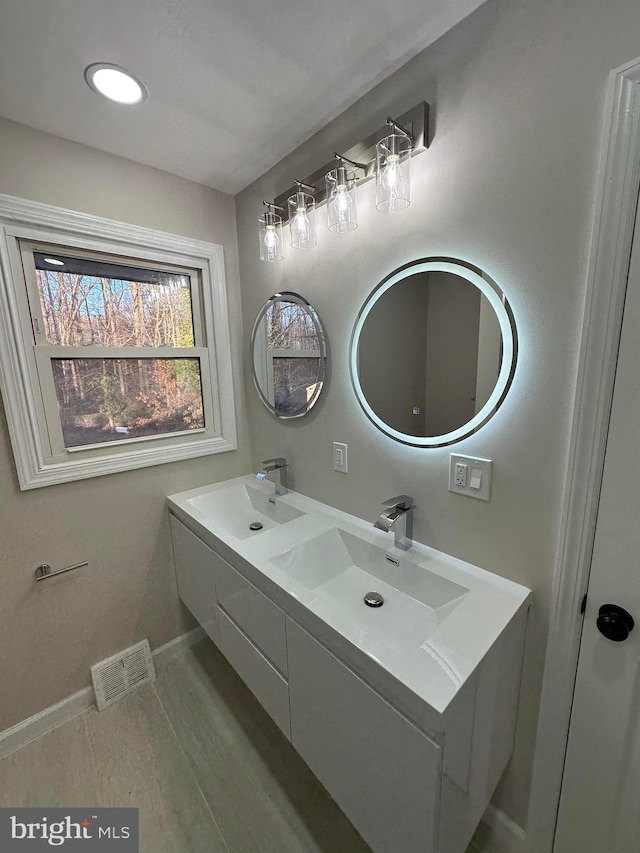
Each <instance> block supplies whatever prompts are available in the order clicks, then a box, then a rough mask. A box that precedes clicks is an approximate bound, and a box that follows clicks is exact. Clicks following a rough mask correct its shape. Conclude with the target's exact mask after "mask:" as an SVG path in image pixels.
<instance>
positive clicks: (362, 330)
mask: <svg viewBox="0 0 640 853" xmlns="http://www.w3.org/2000/svg"><path fill="white" fill-rule="evenodd" d="M517 351H518V339H517V332H516V325H515V321H514V318H513V314H512V311H511V308H510V306H509V303H508V302H507V299H506V296H505V294H504V293H503V292H502V290H501V289H500V288H499V287H498V285H497V284H496V283H495V282H494V281H492V280H491V279H490V278H489V277H488V276H487V275H486V274H485V273H483V272H482V270H480V269H478V268H477V267H473V266H471V265H470V264H466V263H464V262H463V261H459V260H455V259H451V258H426V259H423V260H418V261H414V262H412V263H409V264H406V265H405V266H403V267H400V268H399V269H397V270H394V271H393V272H392V273H391V274H390V275H388V276H387V277H386V278H385V279H383V280H382V281H381V282H380V283H379V284H378V285H377V286H376V288H375V289H374V290H373V292H372V293H371V294H370V296H369V297H368V299H367V301H366V302H365V304H364V305H363V306H362V309H361V310H360V313H359V314H358V318H357V320H356V323H355V326H354V330H353V334H352V337H351V350H350V369H351V381H352V383H353V388H354V390H355V393H356V397H357V398H358V402H359V403H360V405H361V406H362V408H363V410H364V412H365V413H366V415H367V417H368V418H369V419H370V420H371V421H372V422H373V423H374V424H375V425H376V426H377V427H378V429H380V430H382V432H384V433H386V434H387V435H388V436H390V437H391V438H393V439H395V440H396V441H400V442H402V443H403V444H410V445H414V446H416V447H443V446H445V445H448V444H454V443H455V442H456V441H461V440H462V439H463V438H466V437H467V436H469V435H471V434H472V433H474V432H476V431H477V430H478V429H480V427H481V426H483V425H484V424H485V423H486V422H487V421H488V420H489V418H491V417H492V416H493V415H494V414H495V412H496V411H497V409H498V407H499V406H500V404H501V403H502V401H503V400H504V398H505V396H506V394H507V392H508V390H509V387H510V386H511V382H512V380H513V375H514V372H515V366H516V358H517Z"/></svg>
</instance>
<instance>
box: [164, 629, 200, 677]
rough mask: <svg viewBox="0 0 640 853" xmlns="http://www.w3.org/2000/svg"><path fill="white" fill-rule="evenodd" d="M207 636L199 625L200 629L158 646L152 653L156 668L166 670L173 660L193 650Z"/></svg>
mask: <svg viewBox="0 0 640 853" xmlns="http://www.w3.org/2000/svg"><path fill="white" fill-rule="evenodd" d="M206 636H207V635H206V633H205V631H204V628H201V627H200V626H199V625H198V627H197V628H194V629H193V630H192V631H189V632H188V633H186V634H180V636H179V637H175V638H174V639H173V640H169V642H168V643H165V644H164V646H158V648H157V649H155V651H153V652H152V656H153V664H154V666H155V668H156V669H164V668H165V667H166V666H168V665H169V664H170V663H171V661H172V660H175V658H177V657H180V655H182V654H184V652H186V651H187V650H188V649H189V648H191V646H195V645H196V643H199V642H200V641H201V640H204V638H205V637H206Z"/></svg>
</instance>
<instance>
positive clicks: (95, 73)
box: [84, 62, 149, 107]
mask: <svg viewBox="0 0 640 853" xmlns="http://www.w3.org/2000/svg"><path fill="white" fill-rule="evenodd" d="M84 79H85V80H86V81H87V84H88V85H89V86H90V87H91V88H92V89H93V91H94V92H97V93H98V94H99V95H103V96H104V97H105V98H108V99H109V100H110V101H115V102H116V104H123V105H124V106H128V107H133V106H136V105H137V104H141V103H142V102H143V101H146V100H147V98H148V96H149V92H148V90H147V87H146V86H145V85H144V83H143V82H142V80H139V79H138V78H137V77H134V75H133V74H132V73H131V72H130V71H127V69H126V68H121V67H120V66H119V65H114V64H113V63H111V62H94V63H93V65H89V67H88V68H86V69H85V72H84Z"/></svg>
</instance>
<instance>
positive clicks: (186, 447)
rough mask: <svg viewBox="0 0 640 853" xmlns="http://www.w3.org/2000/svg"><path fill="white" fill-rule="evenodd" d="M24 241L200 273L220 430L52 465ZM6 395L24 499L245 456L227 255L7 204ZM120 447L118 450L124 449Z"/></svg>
mask: <svg viewBox="0 0 640 853" xmlns="http://www.w3.org/2000/svg"><path fill="white" fill-rule="evenodd" d="M18 240H23V241H31V242H37V243H50V244H54V245H57V246H65V247H69V248H73V249H77V250H79V251H85V252H100V253H103V254H110V255H114V256H116V257H118V256H120V257H122V256H124V257H126V258H130V259H134V260H139V261H140V262H142V263H144V264H146V265H151V264H153V263H154V262H155V263H161V264H169V265H174V266H178V267H187V268H192V269H196V270H198V271H199V273H200V292H201V299H202V311H203V317H202V322H203V328H204V331H205V335H206V343H207V344H208V348H207V349H208V355H207V357H205V358H204V359H203V367H205V365H206V368H207V370H206V371H203V383H204V382H205V381H206V380H205V373H207V372H208V373H209V376H210V393H211V395H212V399H213V410H214V413H215V422H214V424H213V426H212V427H211V428H209V427H207V428H206V429H205V430H204V432H203V431H202V430H197V431H195V430H194V434H193V435H185V433H179V434H177V435H166V436H160V437H158V438H157V439H154V440H153V441H148V442H141V443H137V442H136V443H130V444H128V445H126V446H125V443H124V442H122V443H118V444H117V445H115V446H114V445H110V444H107V443H105V445H103V446H102V447H100V448H98V449H97V450H96V449H93V448H92V449H91V450H90V451H89V450H87V452H85V453H84V454H83V453H82V452H78V451H77V450H74V452H73V453H71V452H70V453H69V454H68V456H69V458H67V459H65V460H64V461H51V460H48V459H47V455H48V454H47V450H46V448H47V444H48V441H46V440H44V439H43V429H44V428H45V427H44V426H43V421H42V405H43V404H42V397H41V391H40V387H39V383H38V381H37V372H36V371H35V370H34V353H33V350H34V345H33V332H32V327H31V316H30V313H29V304H28V298H27V291H26V286H25V280H24V272H23V269H22V261H21V255H20V246H19V244H18ZM0 388H1V390H2V396H3V399H4V406H5V411H6V418H7V423H8V426H9V433H10V436H11V444H12V447H13V451H14V457H15V461H16V469H17V473H18V480H19V483H20V488H21V489H22V490H26V489H34V488H39V487H41V486H49V485H54V484H56V483H64V482H70V481H74V480H81V479H86V478H89V477H97V476H102V475H105V474H113V473H116V472H118V471H127V470H132V469H135V468H144V467H148V466H152V465H159V464H164V463H167V462H175V461H179V460H183V459H190V458H194V457H198V456H205V455H210V454H214V453H224V452H226V451H230V450H236V449H237V434H236V420H235V400H234V386H233V376H232V361H231V335H230V328H229V317H228V306H227V295H226V284H225V274H224V255H223V247H222V246H219V245H217V244H215V243H208V242H204V241H201V240H192V239H189V238H186V237H181V236H179V235H175V234H169V233H166V232H163V231H155V230H152V229H148V228H141V227H140V226H136V225H129V224H127V223H123V222H117V221H115V220H112V219H104V218H102V217H98V216H92V215H89V214H84V213H80V212H78V211H73V210H67V209H65V208H60V207H54V206H52V205H46V204H41V203H39V202H32V201H27V200H25V199H21V198H16V197H14V196H8V195H3V194H0ZM116 447H117V449H116Z"/></svg>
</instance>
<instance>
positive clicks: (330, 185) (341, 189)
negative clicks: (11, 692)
mask: <svg viewBox="0 0 640 853" xmlns="http://www.w3.org/2000/svg"><path fill="white" fill-rule="evenodd" d="M333 156H334V157H335V159H336V161H337V163H338V165H337V166H336V168H335V169H331V171H330V172H327V174H326V175H325V183H326V190H327V196H326V197H327V225H328V228H329V231H332V232H333V233H334V234H345V233H346V232H347V231H355V229H356V228H357V227H358V208H357V204H356V173H355V171H353V169H347V167H346V166H345V163H348V164H349V165H350V166H353V168H354V169H362V171H363V172H364V173H365V174H366V172H367V167H366V165H365V164H364V163H356V162H355V160H349V158H348V157H344V156H343V155H342V154H334V155H333Z"/></svg>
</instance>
